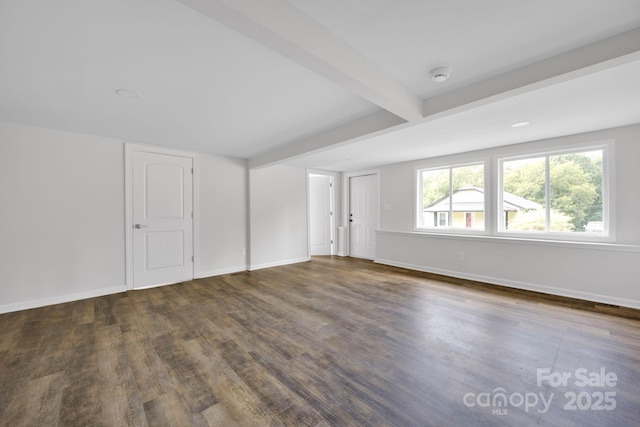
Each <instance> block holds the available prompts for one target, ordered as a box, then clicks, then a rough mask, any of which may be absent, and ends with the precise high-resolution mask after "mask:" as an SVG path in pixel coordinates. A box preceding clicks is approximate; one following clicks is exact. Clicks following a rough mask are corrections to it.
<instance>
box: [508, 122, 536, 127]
mask: <svg viewBox="0 0 640 427" xmlns="http://www.w3.org/2000/svg"><path fill="white" fill-rule="evenodd" d="M530 124H531V122H518V123H514V124H512V125H511V127H512V128H521V127H524V126H529V125H530Z"/></svg>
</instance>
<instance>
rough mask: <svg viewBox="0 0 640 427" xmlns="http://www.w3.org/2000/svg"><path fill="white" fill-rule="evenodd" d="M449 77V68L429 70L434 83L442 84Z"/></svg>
mask: <svg viewBox="0 0 640 427" xmlns="http://www.w3.org/2000/svg"><path fill="white" fill-rule="evenodd" d="M450 75H451V68H449V67H438V68H434V69H433V70H431V80H433V81H434V82H436V83H442V82H444V81H446V80H447V79H448V78H449V76H450Z"/></svg>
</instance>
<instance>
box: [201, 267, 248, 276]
mask: <svg viewBox="0 0 640 427" xmlns="http://www.w3.org/2000/svg"><path fill="white" fill-rule="evenodd" d="M247 270H248V268H247V266H246V265H238V266H236V267H228V268H219V269H216V270H210V271H201V272H200V273H199V274H198V276H197V277H196V279H204V278H206V277H214V276H222V275H223V274H232V273H238V272H241V271H247Z"/></svg>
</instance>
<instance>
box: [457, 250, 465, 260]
mask: <svg viewBox="0 0 640 427" xmlns="http://www.w3.org/2000/svg"><path fill="white" fill-rule="evenodd" d="M458 261H464V252H458Z"/></svg>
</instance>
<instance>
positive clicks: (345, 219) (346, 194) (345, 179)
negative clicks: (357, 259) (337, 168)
mask: <svg viewBox="0 0 640 427" xmlns="http://www.w3.org/2000/svg"><path fill="white" fill-rule="evenodd" d="M366 175H375V176H376V191H377V192H378V223H377V224H376V229H377V230H379V229H380V169H368V170H362V171H358V172H348V173H344V174H342V195H343V196H342V206H344V209H343V211H342V223H343V224H344V225H345V227H346V239H345V240H346V242H345V248H344V250H345V254H346V256H351V225H350V224H349V212H350V211H351V186H350V185H349V183H350V180H351V178H354V177H358V176H366ZM376 244H377V242H376Z"/></svg>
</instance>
